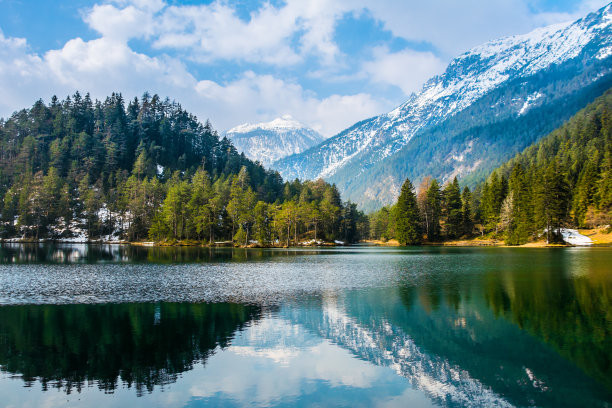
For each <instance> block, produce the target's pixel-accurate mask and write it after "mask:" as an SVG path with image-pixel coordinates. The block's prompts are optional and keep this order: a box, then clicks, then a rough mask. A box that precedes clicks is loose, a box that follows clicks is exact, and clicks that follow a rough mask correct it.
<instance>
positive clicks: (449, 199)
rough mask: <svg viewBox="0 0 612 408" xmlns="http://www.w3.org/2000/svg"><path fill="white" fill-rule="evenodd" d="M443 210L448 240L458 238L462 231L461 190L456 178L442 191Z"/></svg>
mask: <svg viewBox="0 0 612 408" xmlns="http://www.w3.org/2000/svg"><path fill="white" fill-rule="evenodd" d="M443 196H444V210H445V215H446V223H445V227H446V228H445V229H446V236H447V237H448V238H458V237H460V236H461V233H462V231H463V214H462V213H461V208H462V207H463V203H462V202H461V190H460V189H459V182H458V181H457V177H455V178H454V180H453V182H452V183H449V184H448V185H447V186H446V188H445V189H444V193H443Z"/></svg>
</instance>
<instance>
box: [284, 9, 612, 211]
mask: <svg viewBox="0 0 612 408" xmlns="http://www.w3.org/2000/svg"><path fill="white" fill-rule="evenodd" d="M610 50H612V5H608V6H606V7H603V8H601V9H600V10H598V11H596V12H594V13H591V14H589V15H587V16H586V17H584V18H581V19H579V20H577V21H575V22H573V23H568V24H561V25H554V26H549V27H543V28H539V29H536V30H534V31H533V32H531V33H527V34H523V35H515V36H511V37H506V38H502V39H498V40H494V41H490V42H487V43H485V44H483V45H481V46H478V47H475V48H473V49H472V50H470V51H468V52H466V53H464V54H462V55H460V56H458V57H457V58H455V59H454V60H453V61H451V63H450V64H449V65H448V67H447V68H446V70H445V72H444V73H443V74H441V75H439V76H435V77H433V78H431V79H430V80H429V81H427V82H426V83H425V85H424V86H423V88H422V89H421V90H420V91H419V92H418V93H416V94H414V95H412V96H411V97H410V98H409V99H408V100H407V101H406V102H405V103H404V104H402V105H400V106H399V107H397V108H396V109H394V110H393V111H391V112H389V113H387V114H383V115H380V116H376V117H374V118H371V119H367V120H364V121H362V122H359V123H357V124H355V125H353V126H351V127H350V128H348V129H346V130H345V131H343V132H341V133H339V134H338V135H336V136H334V137H332V138H330V139H328V140H326V141H325V142H323V143H322V144H320V145H318V146H315V147H313V148H311V149H309V150H307V151H305V152H303V153H301V154H297V155H292V156H289V157H287V158H284V159H281V160H279V161H278V162H276V163H274V164H273V168H275V169H277V170H279V171H280V172H281V174H282V175H283V176H285V177H289V178H293V177H301V178H304V179H308V178H316V177H324V178H325V179H326V180H327V181H329V182H331V183H334V184H336V185H337V186H338V188H339V189H340V191H341V192H342V194H343V195H345V196H346V197H347V198H348V199H350V200H353V201H355V202H357V203H358V204H359V206H360V208H362V209H364V210H375V209H378V208H380V207H381V206H383V205H388V204H390V203H392V202H394V201H395V200H396V199H397V197H398V195H399V193H400V186H401V185H402V183H403V181H404V180H405V179H406V178H410V179H411V180H412V181H413V182H414V183H415V184H417V185H418V184H419V183H420V182H421V181H422V180H423V179H424V178H425V177H426V176H427V175H430V176H432V177H435V178H437V179H438V180H442V181H444V182H446V181H452V179H453V178H454V177H455V176H458V177H460V178H462V179H464V181H468V182H469V185H470V187H474V186H475V185H476V184H477V183H479V182H481V181H483V180H484V178H485V177H486V176H487V175H488V174H489V173H490V172H491V171H492V170H493V169H494V168H496V167H498V166H499V165H501V164H502V163H504V162H505V161H507V160H508V159H510V158H511V157H512V156H513V155H515V154H517V153H518V152H520V151H522V150H523V149H524V148H526V147H527V146H530V145H531V144H533V143H534V142H536V141H537V140H539V139H541V138H542V137H544V136H545V135H547V134H548V133H550V132H551V131H553V130H554V129H556V128H557V127H559V126H561V125H562V124H563V123H564V122H565V121H566V120H568V119H569V118H570V117H571V116H572V115H574V114H575V113H576V112H578V111H579V110H580V109H582V108H584V107H585V106H586V105H587V104H588V103H589V102H591V101H593V100H594V99H595V98H596V97H598V96H600V95H601V94H603V92H604V91H605V90H606V89H608V88H609V87H610V86H612V52H610Z"/></svg>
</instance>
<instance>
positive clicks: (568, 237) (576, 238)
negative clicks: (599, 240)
mask: <svg viewBox="0 0 612 408" xmlns="http://www.w3.org/2000/svg"><path fill="white" fill-rule="evenodd" d="M561 235H563V240H564V241H565V242H567V243H568V244H571V245H593V240H592V239H591V238H589V237H587V236H586V235H582V234H581V233H579V232H578V231H577V230H575V229H568V228H562V229H561Z"/></svg>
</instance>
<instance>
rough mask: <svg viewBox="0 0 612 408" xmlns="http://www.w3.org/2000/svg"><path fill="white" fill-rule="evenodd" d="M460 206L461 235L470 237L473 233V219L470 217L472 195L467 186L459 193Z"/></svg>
mask: <svg viewBox="0 0 612 408" xmlns="http://www.w3.org/2000/svg"><path fill="white" fill-rule="evenodd" d="M461 204H462V207H461V215H462V216H463V220H462V230H463V231H462V234H463V235H467V236H470V235H472V233H473V231H474V219H473V216H472V193H471V192H470V189H469V188H468V187H467V186H466V187H464V188H463V192H462V193H461Z"/></svg>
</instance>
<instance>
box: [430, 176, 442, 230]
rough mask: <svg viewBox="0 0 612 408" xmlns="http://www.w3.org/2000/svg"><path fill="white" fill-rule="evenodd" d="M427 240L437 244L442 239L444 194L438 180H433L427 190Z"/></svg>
mask: <svg viewBox="0 0 612 408" xmlns="http://www.w3.org/2000/svg"><path fill="white" fill-rule="evenodd" d="M427 210H428V214H427V230H428V232H429V233H428V235H427V239H428V240H429V241H432V242H435V241H437V240H438V239H439V238H440V216H441V212H442V193H441V192H440V185H439V184H438V180H436V179H433V180H432V181H431V184H430V185H429V189H428V190H427Z"/></svg>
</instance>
